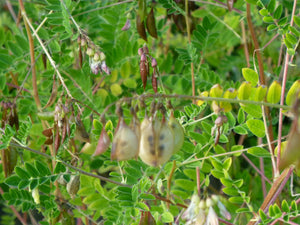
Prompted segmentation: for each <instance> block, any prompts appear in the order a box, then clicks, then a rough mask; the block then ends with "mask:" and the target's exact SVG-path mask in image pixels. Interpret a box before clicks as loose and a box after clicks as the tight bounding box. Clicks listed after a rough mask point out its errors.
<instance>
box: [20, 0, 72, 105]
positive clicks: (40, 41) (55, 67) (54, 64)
mask: <svg viewBox="0 0 300 225" xmlns="http://www.w3.org/2000/svg"><path fill="white" fill-rule="evenodd" d="M19 1H21V0H19ZM23 17H24V19H25V20H26V22H27V23H28V25H29V27H30V29H31V30H32V31H33V33H34V35H35V36H36V38H37V40H38V42H39V43H40V45H41V47H42V49H43V50H44V52H45V54H46V55H47V58H48V60H49V62H50V64H51V66H52V67H53V69H54V70H55V72H56V74H57V76H58V78H59V80H60V82H61V84H62V86H63V87H64V89H65V90H66V92H67V94H68V96H69V97H70V98H71V99H73V97H72V95H71V92H70V91H69V89H68V87H67V86H66V84H65V82H64V80H63V78H62V75H61V74H60V72H59V70H58V69H57V66H56V63H55V62H54V60H53V59H52V57H51V55H50V54H49V52H48V50H47V49H46V47H45V45H44V43H43V42H42V40H41V39H40V37H39V35H38V34H37V31H36V30H35V29H34V27H33V26H32V25H31V23H30V21H29V19H28V18H27V16H26V14H23ZM29 32H30V31H29Z"/></svg>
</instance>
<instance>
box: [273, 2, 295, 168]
mask: <svg viewBox="0 0 300 225" xmlns="http://www.w3.org/2000/svg"><path fill="white" fill-rule="evenodd" d="M296 5H297V0H294V6H293V12H292V18H291V22H290V25H291V26H293V18H294V15H295V11H296ZM289 58H290V56H289V54H288V49H287V50H286V55H285V60H284V69H283V78H282V85H281V87H282V89H281V99H280V105H283V104H284V99H285V98H284V94H285V86H286V80H287V73H288V68H289ZM282 120H283V113H282V109H280V110H279V121H278V139H279V141H278V151H277V171H279V164H280V157H281V156H280V154H281V140H280V138H281V136H282Z"/></svg>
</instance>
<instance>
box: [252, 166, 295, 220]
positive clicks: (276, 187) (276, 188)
mask: <svg viewBox="0 0 300 225" xmlns="http://www.w3.org/2000/svg"><path fill="white" fill-rule="evenodd" d="M293 170H294V167H293V166H291V167H290V168H286V169H285V170H284V171H283V172H282V173H281V174H280V176H279V177H277V178H276V180H275V181H274V183H273V185H272V187H271V189H270V190H269V193H268V195H267V196H266V198H265V200H264V202H263V204H262V205H261V207H260V209H261V210H263V211H264V212H267V211H268V209H269V207H270V205H272V204H273V203H274V202H275V200H276V199H277V198H278V196H279V195H280V193H281V191H282V189H283V187H284V186H285V184H286V182H287V181H288V179H289V177H290V176H291V174H292V173H293ZM257 215H258V213H257ZM259 222H260V219H259V217H257V216H255V217H254V218H253V219H252V220H250V222H249V223H248V224H247V225H254V224H258V223H259Z"/></svg>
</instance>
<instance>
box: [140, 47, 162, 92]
mask: <svg viewBox="0 0 300 225" xmlns="http://www.w3.org/2000/svg"><path fill="white" fill-rule="evenodd" d="M138 54H139V56H140V57H141V58H140V74H141V79H142V82H143V87H144V90H145V88H146V84H147V77H148V76H149V74H150V60H151V67H152V68H153V72H152V88H153V91H154V92H155V93H157V77H158V69H157V61H156V59H155V58H153V57H152V56H151V55H150V54H149V49H148V47H147V46H146V45H144V46H143V47H142V48H139V50H138Z"/></svg>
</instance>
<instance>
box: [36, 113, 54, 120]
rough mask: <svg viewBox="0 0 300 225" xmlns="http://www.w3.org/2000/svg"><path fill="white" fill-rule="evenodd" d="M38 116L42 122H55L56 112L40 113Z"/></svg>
mask: <svg viewBox="0 0 300 225" xmlns="http://www.w3.org/2000/svg"><path fill="white" fill-rule="evenodd" d="M37 116H38V117H39V118H40V119H41V120H47V121H53V120H54V111H52V112H38V113H37Z"/></svg>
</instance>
